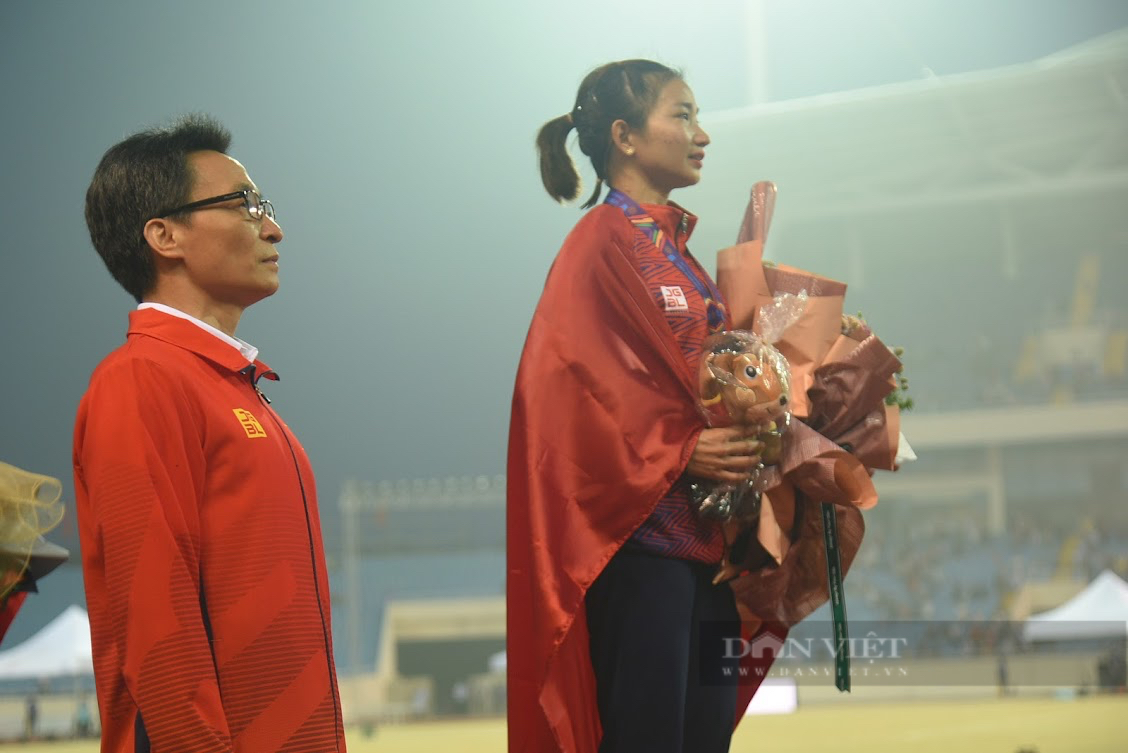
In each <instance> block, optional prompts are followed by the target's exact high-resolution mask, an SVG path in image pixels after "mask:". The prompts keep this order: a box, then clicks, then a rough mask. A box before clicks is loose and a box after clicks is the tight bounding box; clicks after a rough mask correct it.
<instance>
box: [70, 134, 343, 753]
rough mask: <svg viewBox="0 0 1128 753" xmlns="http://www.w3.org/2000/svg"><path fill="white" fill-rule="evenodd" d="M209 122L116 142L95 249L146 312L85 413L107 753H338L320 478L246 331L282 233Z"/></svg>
mask: <svg viewBox="0 0 1128 753" xmlns="http://www.w3.org/2000/svg"><path fill="white" fill-rule="evenodd" d="M229 142H230V134H229V133H228V132H227V131H226V130H225V129H224V128H223V126H221V125H220V124H219V123H217V122H215V121H214V120H212V119H210V118H207V117H202V116H193V117H189V118H185V119H183V120H181V121H179V122H177V123H176V124H174V125H173V126H171V127H169V128H165V129H156V130H150V131H144V132H141V133H138V134H135V135H133V136H130V137H129V138H127V139H125V140H124V141H122V142H121V143H119V144H117V145H115V146H113V147H111V148H110V150H109V151H107V152H106V154H105V156H103V158H102V161H101V163H100V164H99V165H98V168H97V170H96V171H95V173H94V178H93V180H92V181H91V184H90V188H89V189H88V191H87V195H86V222H87V226H88V227H89V230H90V237H91V240H92V241H93V244H94V247H95V248H96V249H97V251H98V253H99V255H101V257H102V259H103V261H104V262H105V263H106V267H107V268H108V269H109V271H110V273H111V274H112V275H113V277H114V279H116V280H117V281H118V282H119V283H120V284H121V285H122V287H124V288H125V289H126V291H128V292H129V293H130V294H131V295H132V296H133V297H134V298H135V299H136V300H137V302H138V303H139V304H140V305H139V306H138V308H137V310H135V311H133V312H132V313H131V314H130V318H129V332H128V336H127V339H126V342H125V344H124V345H122V346H121V347H119V348H118V349H117V350H115V351H114V352H113V353H111V354H110V355H109V356H107V357H106V359H105V360H103V361H102V363H101V364H99V366H98V367H97V369H95V371H94V374H93V376H92V377H91V380H90V386H89V388H88V389H87V392H86V394H85V396H84V397H83V399H82V403H81V405H80V406H79V410H78V418H77V421H76V425H75V437H74V476H75V492H76V498H77V510H78V522H79V533H80V536H81V546H82V565H83V572H84V576H85V581H86V597H87V605H88V607H89V612H90V628H91V638H92V641H93V650H94V670H95V675H96V679H97V688H98V707H99V712H100V714H101V722H102V750H103V751H114V752H115V753H117V752H119V751H120V752H124V751H149V750H156V751H166V750H167V751H178V752H189V751H255V752H256V753H257V752H258V751H276V750H286V751H310V752H311V753H312V752H313V751H316V752H317V753H324V752H325V751H343V750H344V749H345V741H344V733H343V726H342V722H341V704H340V698H339V695H338V692H337V678H336V670H335V668H334V665H333V648H332V640H331V634H330V623H329V581H328V576H327V574H326V569H325V556H324V551H323V549H322V543H321V528H320V522H319V518H318V511H317V495H316V490H315V487H314V479H313V471H312V469H311V467H310V464H309V460H308V459H307V458H306V455H305V452H304V450H303V449H302V446H301V444H300V443H299V442H298V440H297V438H296V437H294V435H293V434H292V433H291V432H290V430H289V428H288V427H287V426H286V424H285V423H283V421H282V420H281V418H279V417H278V415H277V414H276V413H275V412H274V411H273V410H272V409H271V407H270V406H269V402H270V401H269V400H268V399H267V398H266V396H265V395H264V394H263V392H262V390H261V389H260V380H261V379H263V378H264V377H265V378H266V379H268V380H276V379H277V376H276V375H275V374H274V372H272V371H270V369H269V368H268V367H267V366H266V364H264V363H262V362H261V361H259V360H258V359H257V356H258V350H257V349H256V348H254V347H252V346H251V345H249V344H248V343H246V342H244V341H242V340H240V339H238V338H236V337H235V328H236V326H237V325H238V323H239V318H240V316H241V315H242V313H243V311H244V310H245V309H246V308H247V307H248V306H250V305H252V304H254V303H256V302H258V301H260V300H262V299H263V298H266V297H267V296H269V295H272V294H273V293H274V292H275V291H276V290H277V289H278V252H277V250H276V248H275V245H276V244H277V243H278V242H279V241H281V240H282V229H281V228H280V227H279V226H278V223H277V222H276V221H275V219H274V207H273V206H272V205H271V204H270V202H269V201H267V200H266V199H264V198H263V197H262V196H261V194H260V193H259V191H258V188H257V187H256V186H255V184H254V183H253V182H252V181H251V179H250V177H249V176H248V175H247V172H246V170H245V169H244V168H243V166H242V165H241V164H239V162H237V161H236V160H234V159H232V158H231V157H229V156H228V155H227V154H226V152H227V148H228V144H229Z"/></svg>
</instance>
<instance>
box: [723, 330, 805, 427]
mask: <svg viewBox="0 0 1128 753" xmlns="http://www.w3.org/2000/svg"><path fill="white" fill-rule="evenodd" d="M722 338H725V339H722V340H720V341H718V342H717V343H716V344H715V345H714V347H713V348H711V349H709V350H707V351H706V353H705V355H704V357H703V358H702V363H701V366H702V368H701V379H702V383H701V395H702V398H703V400H704V401H705V402H706V404H709V403H717V402H722V403H723V404H724V406H725V408H726V409H727V412H728V415H729V418H731V419H732V421H734V422H735V423H738V424H757V425H760V424H768V423H771V422H779V420H780V419H781V418H783V417H784V416H785V414H786V413H787V410H788V408H787V403H788V398H789V397H790V392H791V389H790V374H789V370H788V368H787V361H786V360H785V359H784V358H783V356H782V355H780V353H779V351H777V350H776V349H775V348H773V347H772V346H771V345H768V344H767V343H765V342H763V341H762V340H760V339H759V338H758V337H756V336H755V335H751V334H750V333H738V332H731V333H725V334H724V335H722Z"/></svg>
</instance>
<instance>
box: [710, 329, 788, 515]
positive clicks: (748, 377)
mask: <svg viewBox="0 0 1128 753" xmlns="http://www.w3.org/2000/svg"><path fill="white" fill-rule="evenodd" d="M699 380H700V389H701V404H702V407H703V408H704V410H705V415H706V420H707V421H708V423H709V425H710V426H741V427H743V428H745V429H746V433H747V435H748V436H750V437H751V436H755V437H757V438H758V439H760V441H762V442H764V445H765V447H764V451H763V453H761V457H762V459H763V460H764V461H765V462H766V463H769V464H770V463H773V462H775V460H777V459H778V456H779V451H780V446H781V438H782V431H783V430H784V429H785V428H786V427H787V425H788V423H790V420H791V414H790V413H789V412H788V408H787V403H788V400H789V399H790V396H791V372H790V370H789V369H788V366H787V359H785V358H784V357H783V355H782V354H781V353H780V352H779V351H778V350H776V349H775V347H773V346H772V345H771V344H770V343H768V342H767V341H765V340H764V339H763V338H762V337H760V336H759V335H756V334H754V333H752V332H747V331H745V330H732V331H729V332H721V333H718V334H716V335H713V336H711V337H710V338H709V339H708V340H706V341H705V350H704V353H703V355H702V358H701V368H700V371H699ZM762 468H763V466H761V467H760V468H759V469H757V470H756V471H754V472H753V474H752V477H751V478H750V479H749V480H748V481H746V482H744V483H742V484H739V485H733V484H707V483H703V482H701V483H695V484H693V485H692V489H693V498H694V501H695V502H696V503H697V512H698V514H699V515H701V516H703V517H706V518H715V519H719V520H730V519H732V518H748V517H755V514H756V512H757V503H758V502H759V492H760V491H761V489H759V488H757V486H758V483H759V480H760V471H761V470H762Z"/></svg>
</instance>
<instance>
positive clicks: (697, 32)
mask: <svg viewBox="0 0 1128 753" xmlns="http://www.w3.org/2000/svg"><path fill="white" fill-rule="evenodd" d="M748 5H749V4H747V3H743V2H736V1H735V0H734V1H732V2H725V1H723V0H698V2H677V3H675V2H666V1H664V0H660V1H655V2H650V3H611V2H606V0H574V1H573V2H553V3H549V2H541V1H539V0H477V1H473V2H471V1H463V2H456V1H455V0H416V1H415V2H411V3H394V4H393V3H382V2H361V1H360V0H342V1H339V2H332V3H322V4H317V5H316V6H315V5H314V4H311V3H308V2H297V1H296V0H275V1H274V2H269V3H267V2H260V1H259V0H245V1H244V2H230V1H227V2H222V3H220V2H215V0H198V1H197V2H193V3H187V4H185V3H175V4H174V3H171V2H154V1H153V0H131V1H127V0H116V1H106V2H81V1H79V0H73V1H71V2H52V1H50V0H5V1H4V2H3V3H2V4H0V94H2V100H0V101H2V103H3V105H2V107H0V123H2V132H3V135H4V138H3V142H2V145H0V175H2V176H3V177H2V180H0V322H2V325H0V326H2V329H0V358H2V361H0V459H3V460H5V461H7V462H10V463H13V464H15V465H18V466H21V467H23V468H26V469H29V470H34V471H38V472H43V473H48V474H51V475H55V476H58V477H59V478H61V479H62V480H63V482H64V486H65V488H66V490H67V491H66V499H67V500H70V499H72V498H73V495H72V493H71V476H70V474H71V468H70V444H71V432H72V426H73V419H74V412H75V408H76V406H77V403H78V400H79V398H80V396H81V394H82V392H83V390H84V388H85V385H86V382H87V379H88V377H89V374H90V372H91V370H92V369H93V368H94V366H95V364H96V363H97V362H98V360H99V359H100V358H101V357H102V356H103V355H105V354H106V353H107V352H108V351H110V350H111V349H113V348H114V347H115V346H117V345H118V344H119V343H120V342H121V341H122V340H123V338H124V335H125V328H126V315H127V312H128V311H129V310H130V309H131V308H132V300H131V299H130V298H129V297H128V296H127V295H126V294H125V293H124V292H123V291H122V290H121V289H120V288H118V287H117V285H116V283H114V282H113V281H112V279H111V278H110V276H109V274H108V273H107V272H106V271H105V269H104V267H103V266H102V263H101V261H100V259H99V258H98V257H97V255H96V254H95V252H94V251H93V249H92V248H91V246H90V243H89V239H88V237H87V234H86V229H85V225H84V223H83V218H82V206H83V197H84V192H85V189H86V185H87V183H88V181H89V179H90V175H91V173H92V171H93V169H94V166H95V164H96V163H97V161H98V159H99V158H100V157H101V155H102V153H103V151H104V150H105V149H106V148H107V147H109V146H110V145H111V144H112V143H114V142H116V141H118V140H119V139H121V138H122V137H124V136H125V135H127V134H129V133H130V132H132V131H134V130H136V129H138V128H140V127H143V126H146V125H152V124H157V123H163V122H166V121H167V120H168V119H169V118H171V117H173V116H176V115H178V114H182V113H185V112H189V111H206V112H210V113H212V114H214V115H216V116H217V117H219V118H220V119H221V120H222V121H223V122H225V123H226V124H227V125H228V126H229V127H230V128H231V130H232V131H233V133H234V143H233V146H232V154H233V155H234V156H236V157H237V158H238V159H240V160H241V161H242V162H243V163H244V164H245V165H246V167H247V169H248V171H249V172H250V174H251V176H252V177H253V178H254V180H255V181H256V183H257V184H258V185H259V186H260V188H261V189H262V190H263V191H264V193H265V194H266V195H267V196H269V198H271V199H272V200H273V201H274V203H275V206H276V208H277V211H278V218H279V221H280V223H281V225H282V227H283V229H284V231H285V233H286V237H285V240H284V241H283V242H282V244H281V245H280V246H279V251H280V253H281V256H282V259H281V273H282V289H281V291H280V292H279V293H278V295H277V296H275V297H274V298H273V299H270V300H268V301H266V302H263V303H261V304H259V305H257V306H255V307H254V308H252V309H251V310H250V311H249V312H248V314H247V315H246V316H245V317H244V319H243V322H242V324H241V325H240V328H239V335H240V336H241V337H242V338H243V339H246V340H248V341H250V342H251V343H253V344H255V345H257V346H258V347H259V348H260V349H261V353H262V355H261V357H262V358H263V359H264V360H265V361H266V362H268V363H269V364H271V366H272V367H273V368H274V369H276V370H277V371H278V373H279V374H280V375H281V377H282V382H281V383H280V384H278V385H274V386H271V387H270V388H269V392H270V395H271V397H272V398H273V400H274V406H275V407H276V408H277V409H278V410H279V411H280V412H281V414H282V415H283V416H284V417H285V418H286V420H287V421H288V422H289V423H290V425H291V426H292V427H293V428H294V429H295V430H296V432H297V433H298V435H299V436H300V437H301V439H302V441H303V443H304V444H305V446H306V449H307V450H308V452H309V454H310V457H311V458H312V460H313V463H314V466H315V468H316V470H317V473H318V478H319V489H320V494H321V499H322V507H323V510H330V509H335V506H336V499H337V496H338V493H339V491H340V487H341V483H342V481H343V480H344V479H346V478H349V477H358V478H364V479H370V480H381V479H399V478H413V477H420V476H440V477H442V476H449V475H463V474H473V475H477V474H489V475H494V474H498V473H502V472H503V471H504V450H505V438H506V426H507V422H508V410H509V399H510V393H511V388H512V382H513V376H514V370H515V367H516V362H517V358H518V355H519V353H520V348H521V345H522V342H523V338H524V333H525V331H526V328H527V326H528V321H529V316H530V314H531V311H532V308H533V306H534V304H535V302H536V299H537V297H538V295H539V293H540V289H541V285H542V283H543V279H544V275H545V272H546V271H547V268H548V265H549V263H550V262H551V260H552V257H553V255H554V254H555V252H556V250H557V248H558V246H559V244H560V242H561V240H562V239H563V237H564V235H565V233H566V232H567V230H568V228H569V227H570V226H571V225H572V224H573V223H574V222H575V221H576V220H577V219H578V217H579V211H578V210H577V209H575V208H570V207H569V208H562V207H558V206H556V205H554V204H553V203H552V202H551V201H550V200H549V199H548V197H547V196H546V195H545V194H544V192H543V190H542V188H541V186H540V182H539V178H538V176H537V173H536V167H535V155H534V151H533V137H534V134H535V132H536V129H537V128H538V127H539V125H540V124H541V123H542V122H544V121H545V120H547V119H549V118H551V117H554V116H556V115H559V114H561V113H563V112H565V111H567V110H568V109H570V107H571V104H572V100H573V97H574V95H575V89H576V86H577V85H578V83H579V81H580V79H581V78H582V77H583V75H584V74H585V73H586V72H587V71H588V70H590V69H591V68H592V67H594V66H596V65H599V64H601V63H603V62H606V61H608V60H612V59H620V58H626V57H637V56H645V57H654V58H657V59H660V60H662V61H663V62H666V63H668V64H671V65H673V66H676V67H680V68H682V69H683V70H684V71H685V73H686V76H687V79H688V81H689V83H690V84H691V86H693V88H694V90H695V92H696V95H697V99H698V102H699V104H700V105H701V107H702V111H703V112H702V120H703V122H704V123H705V125H706V126H708V121H709V116H710V113H711V112H716V111H719V110H724V109H727V108H734V107H739V106H744V105H747V104H749V103H750V96H751V95H750V92H751V91H752V90H753V89H754V88H755V85H756V81H762V83H763V87H762V89H761V91H763V92H764V93H766V96H767V98H768V99H774V100H778V99H788V98H794V97H802V96H809V95H814V94H821V93H826V92H833V91H842V90H847V89H853V88H858V87H864V86H875V85H880V84H884V83H890V82H895V81H907V80H911V79H914V78H919V77H921V76H922V75H924V69H929V70H931V71H932V72H933V73H935V74H937V75H941V76H942V75H945V74H950V73H960V72H965V71H971V70H977V69H981V68H989V67H994V66H999V65H1005V64H1011V63H1018V62H1024V61H1029V60H1033V59H1035V58H1038V57H1040V56H1042V55H1045V54H1048V53H1051V52H1054V51H1056V50H1058V49H1061V48H1063V47H1066V46H1069V45H1072V44H1076V43H1078V42H1080V41H1083V40H1085V39H1088V38H1091V37H1093V36H1096V35H1098V34H1101V33H1104V32H1107V31H1110V30H1112V29H1115V28H1118V27H1121V26H1124V25H1126V24H1128V3H1125V2H1123V0H1103V1H1102V0H947V1H946V2H940V1H939V0H885V1H884V2H878V1H877V0H874V1H872V2H865V1H864V0H855V1H853V2H849V1H847V0H821V1H816V0H767V1H766V2H764V3H762V6H761V12H760V13H759V14H758V15H757V14H755V13H751V12H749V11H748V10H747V7H746V6H748ZM755 18H759V19H760V22H759V23H758V24H757V25H756V26H755V28H753V27H752V26H750V20H751V19H755ZM750 70H755V71H756V72H757V75H756V76H751V75H749V71H750ZM704 180H708V168H706V172H705V176H704ZM740 190H745V189H744V188H743V187H742V188H741V189H740ZM675 198H676V197H675ZM693 209H695V210H696V211H697V212H698V213H701V214H705V213H707V211H708V208H707V207H693ZM738 219H739V218H733V222H734V226H735V223H736V221H737V220H738ZM713 250H715V249H697V251H698V255H699V256H701V257H702V258H703V259H705V260H707V261H708V263H710V264H711V258H712V251H713ZM73 530H74V529H73V517H72V518H71V519H70V520H69V521H68V523H67V524H65V528H64V530H62V531H60V532H59V533H58V534H56V535H55V536H54V537H53V538H56V539H57V540H61V541H63V542H64V543H68V542H69V541H72V540H73V539H72V538H71V537H72V536H73ZM75 554H76V557H77V552H76V553H75Z"/></svg>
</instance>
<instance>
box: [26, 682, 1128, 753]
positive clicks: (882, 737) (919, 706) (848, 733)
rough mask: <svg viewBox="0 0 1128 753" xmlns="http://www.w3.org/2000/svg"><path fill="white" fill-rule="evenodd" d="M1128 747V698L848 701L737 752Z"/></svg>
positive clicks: (803, 716) (429, 742)
mask: <svg viewBox="0 0 1128 753" xmlns="http://www.w3.org/2000/svg"><path fill="white" fill-rule="evenodd" d="M5 749H6V750H9V751H13V753H15V752H17V751H18V752H20V753H95V752H96V751H97V750H98V745H97V743H91V742H86V743H33V744H25V745H9V746H5ZM1022 749H1028V750H1036V751H1037V752H1038V753H1124V752H1125V751H1128V696H1102V697H1096V698H1081V699H1077V700H1068V701H1066V700H1061V701H1058V700H1050V699H1001V700H995V699H992V700H989V701H977V702H913V703H900V704H888V703H880V704H879V703H872V702H870V703H866V702H856V701H849V700H846V701H843V702H842V703H833V704H825V705H819V706H812V707H808V708H804V709H800V710H799V711H798V712H797V713H795V714H789V715H784V716H757V717H749V718H747V719H745V720H744V721H743V722H742V723H741V725H740V727H739V729H737V732H736V735H735V737H734V738H733V744H732V751H733V752H734V753H738V752H739V751H749V753H751V752H752V751H757V752H759V751H764V750H770V751H771V753H800V752H802V753H809V752H810V751H819V750H823V751H833V753H885V752H886V751H890V752H894V751H895V752H897V753H901V752H903V751H909V752H910V753H1016V751H1019V750H1022ZM349 750H350V752H351V753H432V752H433V751H436V750H451V751H458V752H459V753H495V752H498V751H504V750H505V723H504V721H502V720H500V719H476V720H466V721H443V722H422V723H413V724H402V725H396V726H390V725H389V726H385V727H382V728H380V729H379V730H377V731H376V733H375V734H374V735H373V736H371V737H365V736H364V735H362V734H361V733H360V732H359V731H355V732H353V733H351V734H350V735H349Z"/></svg>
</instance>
